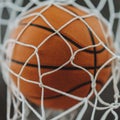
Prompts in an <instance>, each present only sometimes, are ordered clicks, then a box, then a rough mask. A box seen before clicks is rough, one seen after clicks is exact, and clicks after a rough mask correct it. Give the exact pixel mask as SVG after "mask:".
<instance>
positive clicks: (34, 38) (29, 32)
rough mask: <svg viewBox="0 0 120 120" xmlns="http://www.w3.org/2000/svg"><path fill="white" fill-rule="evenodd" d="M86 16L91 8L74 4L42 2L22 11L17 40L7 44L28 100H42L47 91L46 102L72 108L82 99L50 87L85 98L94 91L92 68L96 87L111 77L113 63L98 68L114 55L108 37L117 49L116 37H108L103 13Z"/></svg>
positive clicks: (14, 35)
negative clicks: (60, 4) (113, 38)
mask: <svg viewBox="0 0 120 120" xmlns="http://www.w3.org/2000/svg"><path fill="white" fill-rule="evenodd" d="M85 16H89V13H88V12H86V11H84V10H82V9H81V10H80V9H78V8H76V7H74V6H72V5H63V6H56V5H51V6H49V7H48V8H46V6H43V7H39V8H35V9H33V10H30V11H28V12H27V13H25V14H23V16H22V19H21V20H20V22H19V23H18V25H17V27H15V28H13V30H12V32H11V35H10V39H14V40H15V41H17V42H18V43H15V44H14V43H13V44H14V45H12V46H11V45H8V46H7V49H8V50H7V51H9V52H8V54H7V55H6V59H11V60H10V64H9V68H10V69H11V70H12V71H13V72H14V73H15V74H10V77H11V79H12V80H13V81H14V83H15V85H16V87H18V88H19V90H20V91H21V93H22V94H23V95H24V96H25V98H26V99H27V100H28V101H29V102H31V103H33V104H35V105H37V106H40V105H41V95H42V94H43V93H42V92H43V91H44V106H45V107H46V108H53V109H68V108H70V107H72V106H73V105H75V104H77V103H78V102H80V101H79V100H75V99H73V98H71V97H69V96H65V95H64V94H61V93H60V92H55V91H53V90H52V89H49V88H53V89H55V90H58V91H62V92H64V93H67V94H70V95H73V96H77V97H81V98H85V97H87V96H88V95H89V94H90V92H91V91H92V86H91V82H92V80H91V76H90V74H92V75H93V78H96V86H95V88H96V90H97V92H98V91H100V90H101V88H102V87H103V86H104V84H105V83H106V82H107V80H108V79H109V77H110V75H111V63H108V64H107V65H105V66H104V67H103V69H101V70H100V72H99V74H98V75H97V77H96V74H97V72H98V70H99V69H100V68H101V66H103V65H104V64H105V63H106V62H107V61H108V60H109V59H110V58H111V54H110V53H109V51H108V50H106V49H105V47H104V46H103V43H104V45H105V46H107V47H108V48H109V49H112V47H111V46H110V44H109V43H111V42H112V40H110V39H107V37H105V34H104V32H106V31H107V27H106V26H105V24H103V23H102V22H100V20H99V19H98V17H96V16H94V15H93V16H90V17H85ZM87 25H89V26H90V28H89V27H88V26H87ZM93 31H94V32H93ZM103 31H104V32H103ZM95 34H96V35H97V36H98V37H96V36H95ZM99 39H100V40H101V41H102V42H101V44H100V45H97V44H99V43H100V40H99ZM20 43H21V44H20ZM95 45H96V46H95ZM89 46H91V47H89ZM84 48H85V49H84ZM10 51H11V52H12V53H11V54H9V53H10ZM76 51H77V52H76ZM75 53H76V54H75ZM71 56H74V57H72V58H71ZM73 63H74V64H73ZM86 70H87V71H88V72H89V73H90V74H88V72H86ZM37 83H38V84H37ZM47 86H48V88H47ZM91 97H92V96H91Z"/></svg>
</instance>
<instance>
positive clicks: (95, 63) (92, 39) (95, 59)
mask: <svg viewBox="0 0 120 120" xmlns="http://www.w3.org/2000/svg"><path fill="white" fill-rule="evenodd" d="M86 27H87V26H86ZM87 28H88V27H87ZM88 32H89V35H90V37H91V41H92V44H93V45H95V40H94V36H93V34H92V32H91V30H90V29H89V28H88ZM93 51H94V76H95V75H96V72H97V52H96V51H97V50H96V47H94V48H93Z"/></svg>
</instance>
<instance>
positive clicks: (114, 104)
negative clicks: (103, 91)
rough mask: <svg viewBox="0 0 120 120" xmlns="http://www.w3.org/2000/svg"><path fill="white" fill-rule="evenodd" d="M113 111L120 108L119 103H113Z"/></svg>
mask: <svg viewBox="0 0 120 120" xmlns="http://www.w3.org/2000/svg"><path fill="white" fill-rule="evenodd" d="M110 107H111V108H112V109H118V108H119V107H120V104H119V103H112V104H111V106H110Z"/></svg>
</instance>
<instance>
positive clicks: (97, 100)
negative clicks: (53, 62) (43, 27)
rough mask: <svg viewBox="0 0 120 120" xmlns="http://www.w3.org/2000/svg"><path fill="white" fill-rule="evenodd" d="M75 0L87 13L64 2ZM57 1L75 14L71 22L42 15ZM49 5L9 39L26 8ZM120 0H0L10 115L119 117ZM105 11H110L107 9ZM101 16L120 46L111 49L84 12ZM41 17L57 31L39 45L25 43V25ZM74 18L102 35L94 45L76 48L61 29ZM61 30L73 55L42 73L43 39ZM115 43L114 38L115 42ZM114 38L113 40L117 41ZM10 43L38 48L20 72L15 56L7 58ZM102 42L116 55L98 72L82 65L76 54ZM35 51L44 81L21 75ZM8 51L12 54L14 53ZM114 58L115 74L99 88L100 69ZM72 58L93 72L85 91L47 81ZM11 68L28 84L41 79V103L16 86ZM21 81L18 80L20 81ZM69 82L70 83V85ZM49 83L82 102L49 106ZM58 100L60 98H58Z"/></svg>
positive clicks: (15, 118) (21, 119) (51, 119)
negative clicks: (46, 95)
mask: <svg viewBox="0 0 120 120" xmlns="http://www.w3.org/2000/svg"><path fill="white" fill-rule="evenodd" d="M68 4H72V5H73V6H75V7H76V8H78V9H80V10H81V9H82V10H84V11H86V12H87V13H89V14H87V15H83V16H82V17H81V16H78V15H76V14H74V13H73V12H71V11H69V10H68V9H65V8H64V7H63V6H62V5H68ZM52 5H54V6H56V7H57V8H59V9H61V10H63V11H65V12H67V13H69V14H70V15H72V16H74V17H73V19H70V21H68V22H66V23H65V24H64V25H62V26H61V27H60V28H59V29H57V30H56V29H55V28H54V26H53V25H52V24H51V23H50V22H49V21H48V20H47V19H46V18H45V16H43V14H42V12H44V11H47V10H48V9H49V8H50V6H52ZM42 6H45V7H44V8H43V9H42V11H41V12H36V13H34V14H33V16H35V17H33V19H32V20H31V21H29V22H28V24H27V25H25V27H24V28H23V29H22V30H21V31H20V33H19V34H18V36H17V38H16V39H17V40H13V39H9V35H10V32H11V30H12V29H13V27H16V26H18V23H19V22H20V20H22V19H23V18H25V17H26V16H25V14H26V13H30V11H31V10H35V9H36V8H38V7H42ZM119 8H120V2H119V1H114V0H104V1H103V0H96V1H93V0H77V1H75V0H69V1H68V0H46V1H39V0H29V1H25V0H0V40H1V46H0V50H1V57H0V58H1V69H2V73H3V78H4V81H5V82H6V84H7V119H8V120H27V119H28V120H33V119H35V120H39V119H40V120H83V119H91V120H94V119H101V120H105V119H110V118H114V119H115V120H118V119H119V117H120V116H119V107H120V101H119V98H120V94H119V91H120V90H119V79H120V74H119V72H120V69H119V67H120V63H119V62H120V61H119V59H120V56H119V54H120V53H119V51H120V41H119V38H120V34H119V32H120V10H119ZM105 11H106V12H105ZM30 16H32V13H30V14H28V16H27V17H30ZM93 16H95V17H97V18H99V22H100V24H101V25H102V24H104V25H106V26H107V28H108V29H107V30H106V31H104V29H103V31H102V32H104V35H105V37H106V38H109V37H111V38H112V39H113V42H114V46H115V51H112V50H111V49H109V48H108V47H107V46H106V45H105V44H104V43H103V42H102V40H101V39H100V38H99V36H98V35H97V34H96V33H95V31H94V30H93V29H92V28H91V27H90V25H89V24H88V23H87V22H86V21H85V20H84V19H85V18H90V17H93ZM37 17H41V18H42V19H43V20H44V21H45V22H46V24H47V25H48V26H49V27H50V28H51V29H52V30H53V31H54V32H53V33H52V34H50V35H49V36H47V37H46V38H45V39H44V40H43V42H41V43H40V44H39V46H37V47H36V46H34V45H30V44H26V43H23V42H20V41H18V39H19V37H20V36H21V35H22V33H23V32H24V31H25V29H26V28H28V27H29V25H30V24H31V23H32V22H33V21H34V20H35V19H36V18H37ZM75 20H80V21H82V22H83V23H84V24H85V25H86V26H87V27H88V29H89V30H90V31H91V32H92V33H93V34H94V36H95V38H97V39H98V41H99V42H98V43H97V44H94V45H89V46H86V47H83V48H81V49H78V50H76V51H75V52H73V50H72V47H71V46H70V43H69V42H67V41H66V38H65V37H64V36H63V35H62V34H61V33H60V31H61V30H62V29H64V28H65V27H66V26H68V25H69V24H71V23H72V22H73V21H75ZM55 34H57V35H58V36H59V37H60V38H62V40H63V42H64V43H65V44H66V45H67V47H68V49H69V51H70V53H71V57H70V59H69V60H68V61H65V62H64V63H63V64H62V65H61V66H59V67H57V68H54V70H52V71H49V72H45V73H43V74H41V72H40V71H41V65H40V58H39V56H38V48H39V47H41V46H42V45H44V43H45V42H46V41H48V40H49V39H50V38H51V37H52V36H54V35H55ZM110 44H111V43H110ZM112 44H113V43H112ZM8 45H10V46H11V47H14V45H20V46H23V47H27V48H32V49H34V53H33V54H31V56H30V57H28V59H27V60H26V61H25V63H24V64H23V66H22V68H21V70H20V72H19V73H18V74H16V73H15V72H14V71H13V70H12V69H11V68H10V67H9V64H10V63H11V59H9V60H8V61H7V62H6V54H8V52H9V51H7V49H6V48H7V46H8ZM98 46H103V47H104V49H106V50H107V51H108V52H109V53H110V55H111V56H112V57H110V59H109V60H107V61H106V62H105V63H104V64H103V65H102V66H101V67H100V68H99V70H98V71H97V73H96V75H95V76H93V74H91V72H90V71H89V70H88V69H85V68H83V67H82V66H80V65H77V64H75V63H74V57H75V56H76V55H77V54H78V52H81V51H85V50H87V49H91V48H92V49H94V48H96V47H98ZM33 55H36V58H37V64H38V65H37V67H38V74H39V79H40V81H38V82H34V81H30V80H28V79H26V78H24V77H22V76H21V74H22V72H23V71H24V69H25V67H26V65H27V64H28V63H29V61H30V59H31V58H32V56H33ZM9 56H12V50H11V53H9ZM111 62H112V68H111V69H112V74H111V76H110V77H109V79H108V80H107V82H106V83H105V85H104V86H103V87H102V89H101V90H100V91H99V92H98V91H97V89H96V84H97V83H96V80H97V77H98V75H99V73H100V72H101V71H102V70H103V69H104V68H105V66H107V65H108V64H109V63H111ZM68 63H71V64H72V65H73V66H74V67H76V68H78V69H82V70H83V71H85V72H86V73H87V74H88V75H89V76H90V77H91V88H92V90H91V91H90V93H89V94H88V96H85V97H78V96H75V95H72V94H70V93H66V92H64V91H61V90H59V89H56V88H53V87H50V86H47V85H46V84H43V83H42V78H43V77H44V76H47V75H49V74H52V73H54V72H56V71H60V70H61V69H62V68H64V67H65V66H66V65H67V64H68ZM10 74H12V75H14V76H16V77H17V79H18V80H20V79H22V80H23V81H25V82H27V83H28V84H36V85H38V86H39V87H40V88H41V89H42V92H41V98H40V102H41V106H40V107H37V106H35V105H33V104H32V103H30V102H29V101H28V100H27V99H26V97H25V96H24V95H23V94H22V93H21V92H20V87H19V85H18V88H17V87H16V86H15V84H14V82H13V81H12V80H11V77H10ZM18 84H19V83H18ZM65 86H67V85H65ZM45 89H48V90H50V91H54V92H56V93H59V94H61V95H63V96H67V97H68V98H70V99H71V98H72V99H75V100H77V101H78V103H77V104H75V105H74V106H72V107H70V108H69V109H67V110H52V109H46V108H45V107H44V90H45ZM92 94H94V99H93V100H91V96H92ZM56 104H57V103H56Z"/></svg>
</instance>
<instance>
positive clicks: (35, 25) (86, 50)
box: [20, 23, 105, 53]
mask: <svg viewBox="0 0 120 120" xmlns="http://www.w3.org/2000/svg"><path fill="white" fill-rule="evenodd" d="M20 25H27V23H20ZM29 26H33V27H37V28H41V29H44V30H47V31H49V32H51V33H54V32H55V31H54V30H53V29H51V28H48V27H45V26H42V25H38V24H33V23H31V24H30V25H29ZM60 34H61V35H62V36H63V37H64V38H65V39H66V40H67V41H69V42H70V43H71V44H73V45H74V46H76V47H77V48H79V49H82V48H83V47H82V46H80V45H79V44H78V43H76V42H75V41H73V40H71V39H70V38H69V37H67V36H65V35H64V34H62V33H60ZM104 50H105V48H104V47H103V48H102V49H100V50H98V51H96V53H101V52H103V51H104ZM84 51H85V52H88V53H94V51H92V50H88V49H85V50H84Z"/></svg>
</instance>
